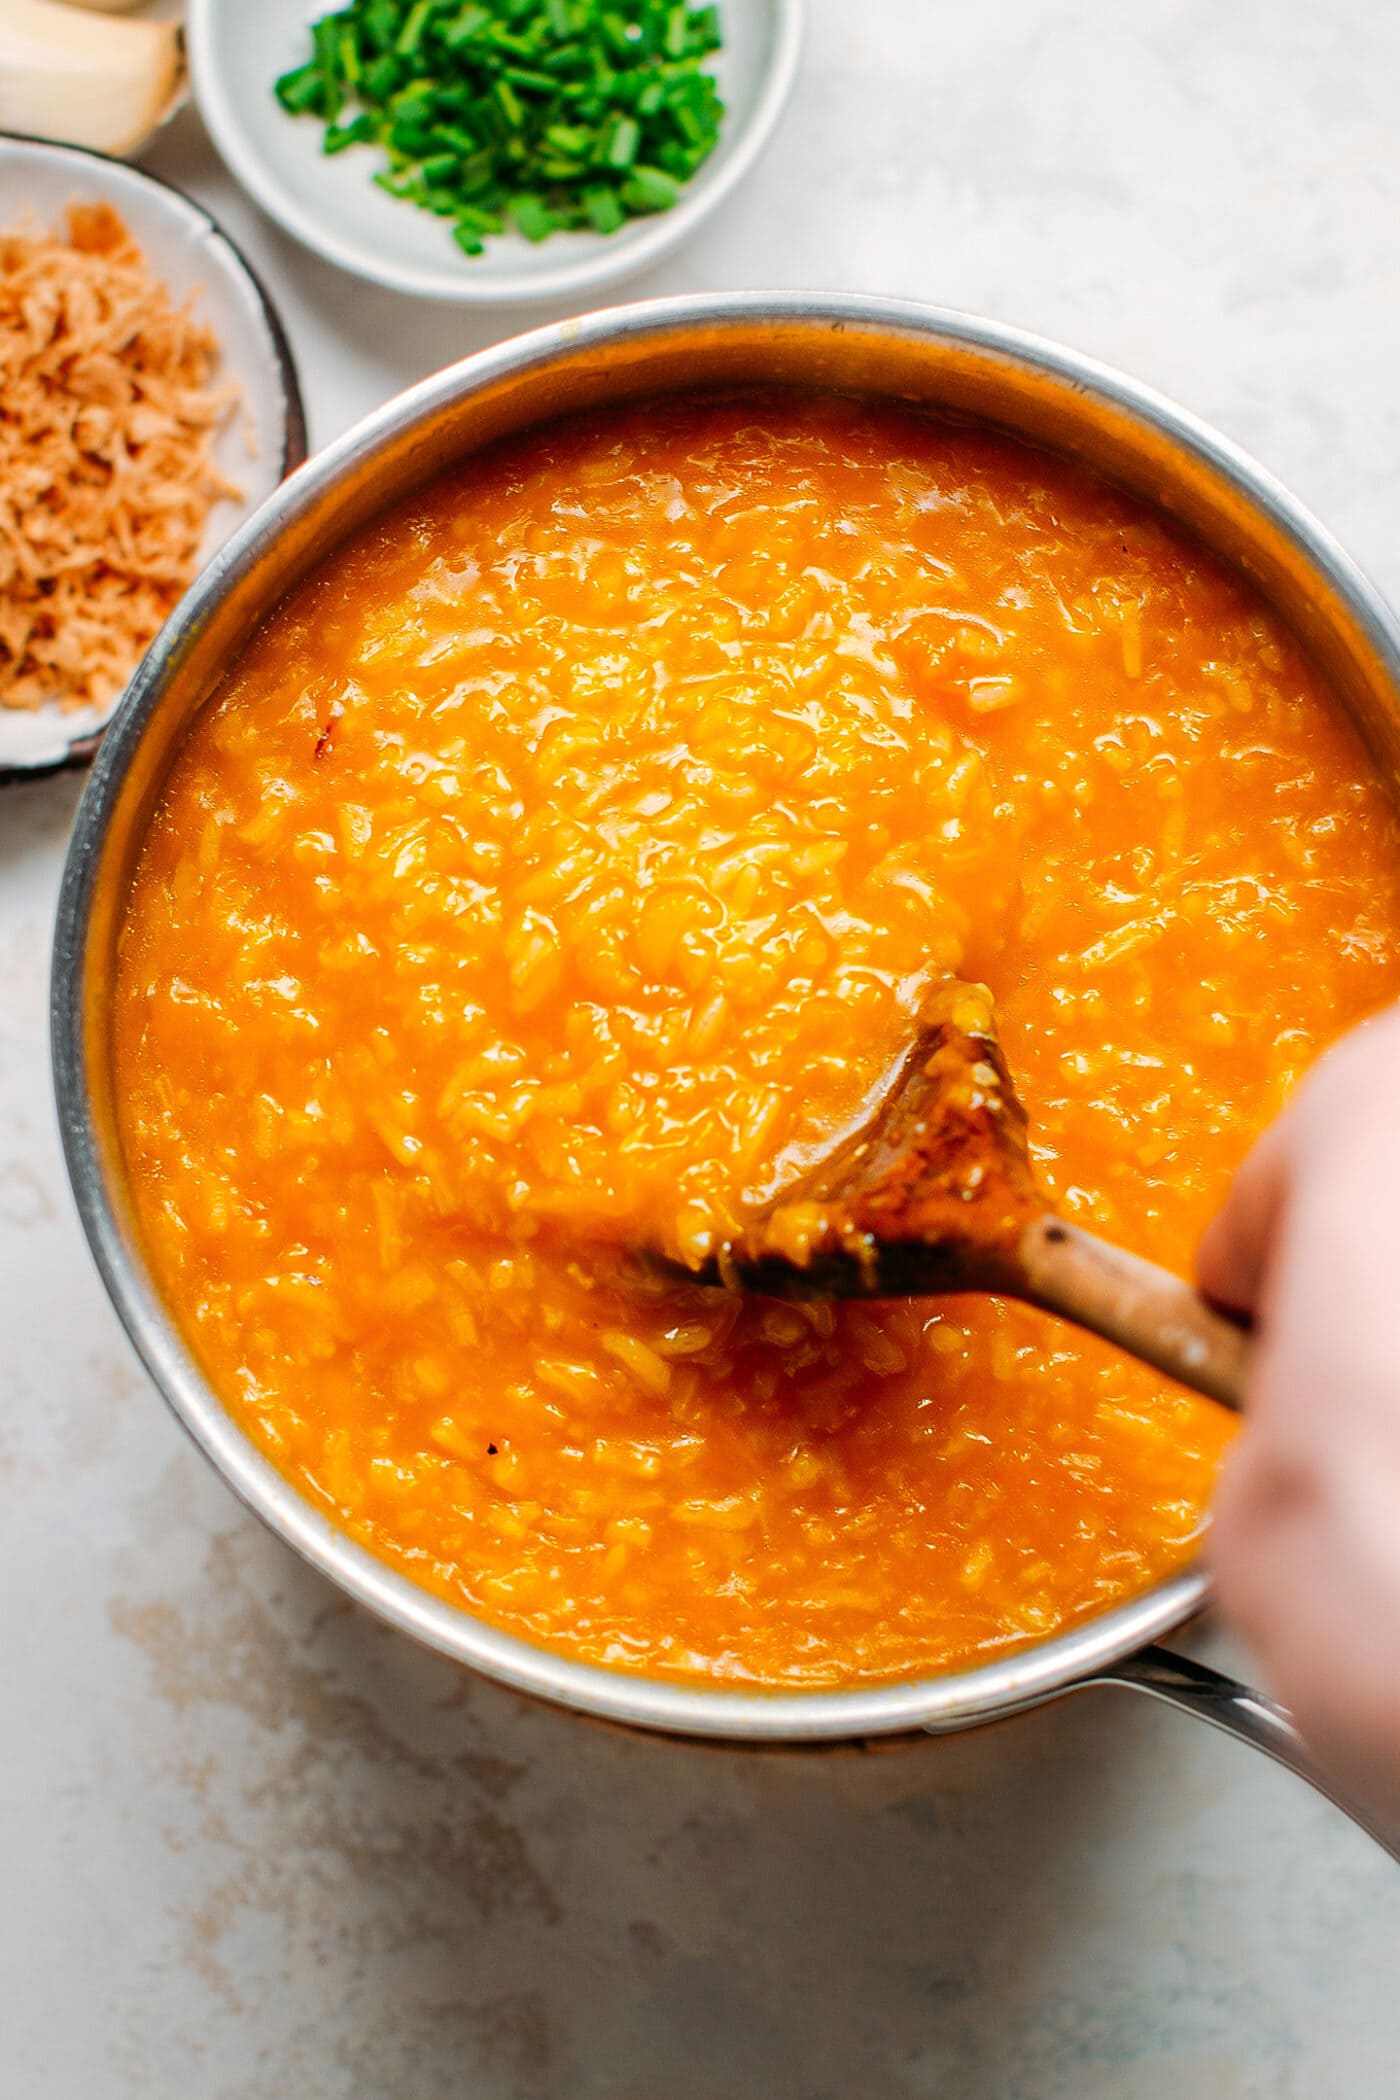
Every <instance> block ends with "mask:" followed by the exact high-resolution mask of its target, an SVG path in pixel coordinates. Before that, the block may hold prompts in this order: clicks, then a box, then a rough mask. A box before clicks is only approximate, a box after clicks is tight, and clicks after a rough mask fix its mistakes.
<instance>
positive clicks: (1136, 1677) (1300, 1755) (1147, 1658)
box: [1074, 1647, 1400, 1861]
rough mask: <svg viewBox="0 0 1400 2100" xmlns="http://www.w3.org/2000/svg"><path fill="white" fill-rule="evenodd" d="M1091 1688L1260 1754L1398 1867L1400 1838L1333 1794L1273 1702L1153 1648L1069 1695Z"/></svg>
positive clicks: (1102, 1672) (1218, 1674)
mask: <svg viewBox="0 0 1400 2100" xmlns="http://www.w3.org/2000/svg"><path fill="white" fill-rule="evenodd" d="M1095 1685H1106V1686H1110V1687H1111V1686H1114V1685H1120V1686H1121V1687H1122V1688H1123V1690H1124V1691H1129V1692H1145V1693H1146V1694H1147V1696H1148V1698H1149V1699H1160V1700H1162V1701H1163V1702H1164V1704H1165V1705H1167V1706H1179V1707H1180V1708H1181V1710H1182V1712H1183V1713H1188V1714H1194V1715H1195V1716H1196V1718H1197V1719H1198V1720H1200V1721H1208V1722H1209V1723H1210V1725H1211V1727H1212V1728H1219V1729H1221V1730H1222V1731H1223V1732H1224V1733H1225V1734H1226V1735H1232V1736H1235V1737H1236V1738H1237V1740H1238V1741H1240V1742H1242V1743H1249V1744H1251V1745H1252V1746H1253V1748H1254V1749H1256V1750H1262V1751H1263V1753H1264V1755H1265V1756H1266V1757H1271V1758H1272V1759H1273V1760H1274V1763H1275V1764H1279V1765H1283V1766H1285V1767H1286V1768H1287V1769H1288V1771H1290V1772H1296V1773H1297V1775H1298V1777H1299V1778H1300V1779H1304V1780H1306V1781H1307V1783H1308V1785H1309V1786H1310V1787H1313V1788H1315V1789H1316V1791H1317V1792H1318V1793H1319V1794H1321V1795H1322V1796H1323V1798H1324V1799H1325V1800H1327V1801H1330V1802H1331V1803H1332V1805H1333V1807H1334V1808H1339V1809H1340V1810H1341V1812H1342V1814H1343V1815H1344V1816H1349V1817H1350V1818H1351V1820H1352V1822H1353V1823H1355V1824H1357V1825H1358V1826H1359V1828H1360V1829H1362V1830H1364V1831H1365V1833H1366V1835H1367V1836H1368V1837H1369V1838H1374V1840H1375V1842H1376V1843H1377V1844H1378V1845H1379V1846H1380V1847H1381V1850H1382V1851H1383V1852H1388V1853H1389V1854H1390V1857H1391V1858H1392V1859H1393V1860H1397V1861H1400V1832H1397V1831H1395V1830H1390V1829H1387V1828H1386V1827H1385V1826H1384V1825H1383V1824H1380V1823H1378V1822H1377V1821H1376V1819H1375V1817H1374V1816H1372V1815H1370V1814H1369V1813H1368V1812H1367V1810H1365V1809H1363V1808H1358V1807H1357V1805H1356V1803H1355V1802H1354V1801H1350V1800H1348V1799H1347V1797H1346V1795H1345V1794H1340V1793H1338V1791H1337V1789H1336V1788H1335V1787H1334V1786H1333V1785H1332V1782H1331V1781H1330V1780H1329V1779H1326V1778H1324V1776H1323V1774H1322V1773H1321V1772H1320V1771H1319V1770H1318V1768H1317V1766H1316V1765H1315V1764H1314V1763H1313V1761H1312V1759H1311V1758H1310V1757H1309V1756H1308V1753H1307V1751H1306V1750H1305V1749H1304V1747H1303V1741H1302V1737H1301V1736H1300V1735H1299V1734H1298V1731H1297V1729H1296V1728H1295V1727H1294V1726H1293V1723H1292V1722H1291V1721H1290V1720H1289V1718H1288V1715H1287V1713H1286V1712H1285V1711H1284V1709H1283V1708H1282V1707H1281V1706H1276V1705H1275V1704H1274V1702H1273V1700H1272V1699H1266V1698H1265V1697H1264V1696H1263V1694H1262V1693H1261V1692H1255V1691H1251V1689H1250V1687H1249V1686H1248V1685H1247V1684H1238V1683H1236V1681H1235V1679H1234V1678H1233V1677H1225V1676H1222V1674H1221V1672H1220V1671H1219V1670H1211V1669H1208V1668H1207V1667H1206V1665H1205V1664H1204V1663H1198V1662H1193V1661H1192V1660H1191V1658H1190V1657H1189V1656H1186V1655H1174V1654H1173V1653H1172V1651H1171V1649H1170V1648H1156V1647H1153V1648H1140V1649H1139V1650H1138V1652H1137V1654H1136V1655H1130V1656H1128V1657H1126V1658H1125V1660H1124V1661H1122V1662H1120V1663H1114V1664H1113V1665H1112V1666H1111V1667H1110V1668H1109V1669H1106V1670H1097V1671H1095V1673H1094V1675H1093V1676H1092V1677H1085V1678H1081V1679H1080V1681H1079V1683H1078V1684H1077V1685H1076V1686H1075V1687H1074V1689H1075V1690H1076V1691H1087V1690H1089V1689H1090V1688H1092V1687H1093V1686H1095Z"/></svg>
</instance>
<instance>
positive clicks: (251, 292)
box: [0, 135, 306, 782]
mask: <svg viewBox="0 0 1400 2100" xmlns="http://www.w3.org/2000/svg"><path fill="white" fill-rule="evenodd" d="M99 199H100V200H103V201H105V202H107V203H109V204H111V205H112V206H113V207H114V209H115V210H117V211H119V212H120V213H121V215H122V217H123V219H124V220H125V221H126V223H127V225H128V226H129V227H130V228H131V231H132V233H133V234H134V235H135V237H136V239H137V241H138V242H139V243H140V245H141V247H142V248H143V249H144V251H145V254H146V258H147V260H148V261H149V263H150V265H151V268H152V270H153V271H154V272H155V274H156V275H157V276H158V277H160V278H162V279H163V280H164V281H165V283H166V284H168V285H169V287H170V290H171V292H172V293H173V295H174V296H175V298H176V299H177V300H181V299H186V298H188V297H190V296H191V294H194V293H197V294H198V307H197V311H198V312H199V313H200V315H201V316H202V317H203V318H204V319H206V320H207V321H208V323H209V325H210V327H211V328H212V329H213V330H214V333H215V334H216V335H217V336H218V338H219V341H220V343H221V344H222V346H223V364H222V367H221V373H220V376H221V377H226V378H228V379H230V380H232V381H233V382H234V384H235V385H237V386H238V388H239V389H240V391H241V394H242V403H241V407H240V411H239V412H237V413H235V414H234V415H233V416H232V417H231V418H230V420H229V422H228V424H227V425H226V426H225V428H224V430H223V431H222V432H221V433H220V436H219V440H218V443H217V445H216V447H215V452H216V457H217V459H218V463H219V466H220V467H221V469H222V470H223V472H224V473H225V474H227V476H228V478H229V480H230V481H232V482H234V483H236V484H237V485H238V487H239V488H240V489H241V490H242V492H243V493H242V497H241V500H240V501H238V502H236V503H235V502H226V503H219V504H216V505H215V506H214V508H213V509H212V510H211V511H210V513H209V520H208V524H207V526H206V529H205V537H204V546H203V549H202V554H203V557H204V559H205V560H206V561H207V560H208V558H209V557H210V555H212V554H214V553H215V552H216V551H217V549H218V548H219V547H221V546H222V545H223V543H224V541H225V540H226V539H228V537H229V535H230V534H231V533H233V532H234V531H236V530H237V528H238V527H239V526H240V525H241V524H242V523H243V522H244V520H245V519H246V518H249V517H251V516H252V514H253V512H254V511H255V510H257V509H258V507H259V505H260V504H261V503H262V502H263V500H264V499H265V498H266V497H267V496H269V495H271V493H272V491H273V489H275V488H276V486H277V484H278V482H279V481H281V480H282V478H283V476H284V475H286V474H288V473H290V472H291V470H292V468H293V467H295V466H299V465H300V464H301V462H302V460H303V459H304V458H305V457H306V426H305V419H304V416H303V413H302V404H301V392H300V389H299V387H298V385H297V375H296V368H295V366H294V364H293V362H292V354H291V351H290V349H289V348H288V345H287V339H286V337H285V335H284V334H283V332H282V324H281V322H280V321H279V320H278V318H277V315H276V313H275V312H274V310H273V308H272V306H271V305H270V303H269V301H268V297H267V294H266V292H265V291H264V290H263V288H262V285H261V284H260V283H259V281H258V279H257V278H256V277H255V276H254V274H253V272H252V270H251V269H250V268H249V266H248V264H247V263H246V262H245V261H244V260H243V257H242V256H241V255H240V254H239V252H238V250H237V249H236V248H235V247H234V245H233V243H232V242H231V241H230V240H229V239H228V237H227V235H226V234H224V233H222V232H221V231H220V230H219V228H218V226H217V225H216V224H215V222H214V221H213V219H211V218H210V216H209V214H208V212H206V211H203V210H201V208H200V207H199V205H197V204H192V203H191V202H190V200H189V198H188V197H185V196H182V195H181V194H180V192H179V191H178V190H172V189H171V188H169V186H168V185H167V184H165V183H163V182H157V181H156V179H155V178H154V176H151V175H144V174H142V173H141V172H140V170H139V169H137V168H130V167H127V166H126V165H125V164H124V163H123V162H121V161H115V160H108V159H107V158H106V157H105V156H104V155H102V154H100V153H89V152H86V151H85V150H84V149H83V148H81V147H78V146H56V145H49V144H47V143H46V142H44V141H41V140H38V139H18V138H9V137H5V136H3V135H0V224H3V225H5V226H11V225H14V224H15V223H16V222H18V221H20V220H23V219H24V218H26V217H27V216H29V215H30V214H32V216H33V219H34V222H35V224H36V225H37V226H41V227H46V226H51V225H53V224H54V223H55V222H56V221H57V220H58V219H60V218H61V216H62V214H63V212H64V210H65V208H66V207H67V206H68V205H69V204H80V203H93V202H96V201H97V200H99ZM120 698H121V696H120V695H118V696H117V697H116V699H114V700H112V701H111V702H110V704H109V705H108V706H106V707H103V708H93V707H85V708H62V707H57V706H54V707H41V708H34V709H19V708H6V707H0V782H3V781H7V780H14V779H16V778H23V777H24V776H26V775H33V774H35V773H41V772H47V771H50V770H52V769H53V768H54V767H56V766H63V765H77V764H82V763H84V762H85V761H86V760H87V759H88V758H90V757H91V756H92V753H93V751H94V749H95V748H96V744H97V739H98V737H99V736H100V735H101V733H102V731H103V729H104V728H105V726H106V724H107V722H108V721H109V720H110V719H111V716H112V714H113V712H114V711H115V709H116V708H117V706H118V705H119V704H120Z"/></svg>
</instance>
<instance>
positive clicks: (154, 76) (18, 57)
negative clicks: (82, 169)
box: [0, 0, 183, 154]
mask: <svg viewBox="0 0 1400 2100" xmlns="http://www.w3.org/2000/svg"><path fill="white" fill-rule="evenodd" d="M182 66H183V57H182V50H181V42H180V32H179V29H178V27H177V26H176V24H175V23H173V22H123V21H116V20H110V19H108V18H107V17H106V16H103V15H96V14H89V13H86V12H84V11H82V10H80V9H78V8H74V7H69V6H66V5H64V4H63V0H0V131H22V132H28V133H29V134H30V136H31V137H33V138H41V139H58V140H61V141H62V142H63V143H64V144H65V145H69V146H91V147H94V148H95V149H96V150H97V152H99V153H118V154H120V153H131V152H134V151H135V149H136V148H137V147H138V146H139V145H140V144H141V143H142V141H143V140H144V139H146V138H148V137H149V135H150V133H151V132H152V131H154V129H155V127H156V125H157V124H158V123H159V121H160V119H161V118H162V116H164V114H165V112H166V110H167V108H168V106H169V104H170V101H171V98H172V96H173V95H174V93H175V89H176V86H177V84H178V82H179V79H180V74H181V70H182Z"/></svg>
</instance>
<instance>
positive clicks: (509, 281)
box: [185, 0, 807, 307]
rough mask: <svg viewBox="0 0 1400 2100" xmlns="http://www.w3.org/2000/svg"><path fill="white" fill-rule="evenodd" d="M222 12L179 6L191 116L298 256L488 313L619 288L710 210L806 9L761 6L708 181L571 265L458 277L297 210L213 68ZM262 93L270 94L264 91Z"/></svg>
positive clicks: (763, 131)
mask: <svg viewBox="0 0 1400 2100" xmlns="http://www.w3.org/2000/svg"><path fill="white" fill-rule="evenodd" d="M228 4H229V0H189V9H188V16H187V20H186V25H185V38H186V44H187V48H188V53H189V67H190V82H191V86H192V89H193V93H194V99H195V102H196V104H197V105H198V108H199V113H200V115H201V116H202V117H203V119H204V122H205V124H206V126H207V128H208V131H209V136H210V138H211V139H212V140H213V141H214V144H215V146H216V148H217V149H218V152H219V154H220V156H221V157H222V159H223V160H224V161H225V162H226V164H227V166H228V168H229V170H230V172H231V173H232V174H233V175H234V177H235V178H236V179H237V181H238V182H239V183H240V184H241V186H242V187H243V188H244V189H245V190H246V191H247V192H248V194H249V196H250V197H252V198H253V199H254V200H255V201H256V202H257V203H258V204H259V205H260V206H261V207H262V209H263V210H264V211H265V212H266V213H267V214H268V216H269V217H270V218H272V219H274V220H275V221H276V222H277V224H278V225H279V226H281V227H282V228H283V230H284V231H285V232H287V233H289V234H291V235H292V237H293V238H294V239H295V240H298V241H300V242H301V244H302V246H303V247H305V248H308V249H309V250H310V251H311V252H312V253H313V254H314V255H319V256H320V257H321V258H322V259H323V260H324V261H326V262H330V263H334V264H335V265H336V267H337V268H338V269H341V270H344V271H346V272H347V273H348V274H349V275H351V276H354V277H359V278H361V279H363V280H365V281H366V282H368V283H370V284H378V285H382V286H384V287H385V289H386V290H389V291H394V292H401V293H405V294H407V295H408V296H409V297H411V298H417V299H436V300H439V301H441V302H442V303H443V304H444V305H455V306H479V307H497V306H532V305H536V304H544V303H546V302H547V301H550V300H555V299H570V298H573V297H574V296H576V295H577V294H580V293H584V292H596V291H600V290H601V289H602V288H603V286H605V285H611V284H620V283H621V282H622V281H623V280H624V279H625V278H628V277H631V276H634V275H639V274H640V273H641V272H642V271H643V270H645V269H648V268H650V266H651V265H652V264H653V263H656V262H659V261H660V259H661V258H662V257H663V256H664V255H668V254H670V252H671V251H672V249H674V248H676V247H678V246H679V245H680V243H681V242H682V241H684V240H686V239H687V238H688V237H689V236H690V234H691V233H693V232H694V231H695V230H696V229H697V228H698V227H699V226H700V225H701V224H702V222H703V221H704V220H706V219H707V218H708V217H709V216H710V214H711V213H712V212H714V211H717V210H718V209H719V208H720V206H721V205H722V204H724V202H725V201H726V199H727V198H728V197H730V196H731V195H732V194H733V192H734V191H735V190H736V189H737V188H738V186H739V184H740V183H741V182H743V180H744V179H745V177H746V176H747V175H748V174H749V173H750V171H751V170H752V168H753V167H754V166H755V165H756V163H757V162H758V160H759V159H760V157H761V156H762V154H763V153H764V151H765V150H766V148H767V146H768V144H769V142H770V140H771V138H772V136H773V133H774V131H775V130H776V128H777V124H778V119H779V118H780V117H781V115H782V113H783V110H784V108H785V107H786V105H787V101H788V98H789V96H790V95H791V93H792V88H793V83H794V81H795V80H796V77H797V68H798V63H799V60H800V57H801V51H802V36H803V29H804V25H805V17H806V4H807V0H771V4H772V6H773V9H774V17H775V20H774V38H773V49H772V53H771V56H770V58H769V61H768V65H767V68H766V70H765V72H764V74H763V76H762V83H761V86H760V89H759V93H758V96H757V98H756V100H755V102H754V104H753V107H752V109H751V110H750V111H749V113H748V116H747V117H746V118H745V119H744V120H743V123H742V124H741V126H740V127H739V129H738V131H737V133H736V135H735V139H734V145H733V150H732V151H731V152H730V154H729V155H728V157H727V159H726V160H725V161H724V163H723V165H722V166H720V167H719V168H718V169H717V170H716V171H715V172H714V174H713V175H710V176H708V177H707V176H706V175H705V172H704V170H703V168H702V169H701V170H699V171H698V172H697V174H696V175H695V176H694V177H692V179H691V181H690V183H689V184H687V185H686V187H685V189H684V190H683V192H682V194H681V197H680V199H679V201H678V202H677V203H676V204H674V205H672V206H671V208H670V209H669V210H668V211H664V212H659V213H657V214H656V215H655V217H654V218H653V219H652V220H651V222H650V224H648V225H647V226H645V227H644V228H643V229H642V230H641V231H639V232H638V233H636V234H634V235H633V236H632V237H631V238H629V239H628V240H627V241H625V242H619V243H618V245H617V246H616V247H609V246H608V245H607V244H606V243H605V244H604V245H603V246H602V247H601V248H600V249H598V250H597V251H595V252H594V253H592V254H590V255H587V256H582V257H579V258H577V259H575V260H574V261H573V262H564V263H553V264H551V263H550V262H549V259H548V255H547V252H546V251H547V244H544V245H543V246H542V247H541V248H540V249H538V250H535V251H532V252H533V253H534V254H536V255H537V256H538V257H539V261H538V265H537V266H533V267H531V268H530V269H529V270H527V271H522V272H520V273H519V275H516V276H508V275H503V274H499V273H498V274H496V275H492V273H491V272H490V270H489V269H488V268H482V269H476V268H475V264H476V263H477V262H478V261H480V262H482V263H486V262H487V261H489V250H488V254H487V256H485V257H481V258H472V259H470V260H469V266H468V273H467V274H465V275H463V274H460V273H459V272H458V270H456V269H452V268H449V267H448V266H447V264H446V263H444V265H443V266H442V267H441V268H440V269H438V268H434V267H432V266H429V265H426V264H419V263H400V262H396V261H395V260H394V259H393V257H392V256H390V255H387V254H385V255H383V256H377V255H375V254H374V253H373V252H372V251H370V250H368V249H366V248H361V247H360V246H358V245H357V244H356V243H355V242H354V241H351V240H347V239H344V238H342V236H341V235H340V234H338V233H337V232H335V231H334V229H332V228H329V227H327V226H325V225H323V224H322V222H321V220H320V219H319V218H318V217H317V215H316V213H315V212H314V211H313V210H311V209H309V208H306V207H304V206H303V205H302V204H301V202H300V200H299V199H298V198H297V197H296V196H295V195H294V194H293V193H292V192H290V191H289V190H288V189H286V188H285V187H284V186H283V185H282V183H281V182H279V181H277V180H276V179H275V178H274V177H273V176H272V174H271V173H270V172H269V170H268V167H267V163H266V162H265V160H264V159H263V158H262V156H261V155H260V154H259V153H258V151H257V149H256V147H255V146H254V144H253V143H252V141H251V139H250V137H249V135H248V133H247V131H246V129H245V126H244V124H243V121H242V118H241V116H240V114H239V104H238V102H237V100H236V98H235V97H234V96H233V95H232V94H231V93H230V92H229V89H228V87H227V85H226V83H225V81H224V80H223V78H222V76H221V73H220V70H219V67H218V66H217V64H216V63H215V45H214V16H215V10H216V9H217V8H219V7H223V6H227V5H228ZM268 92H269V95H270V94H271V85H270V83H269V89H268ZM633 223H634V224H635V223H636V222H633Z"/></svg>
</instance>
